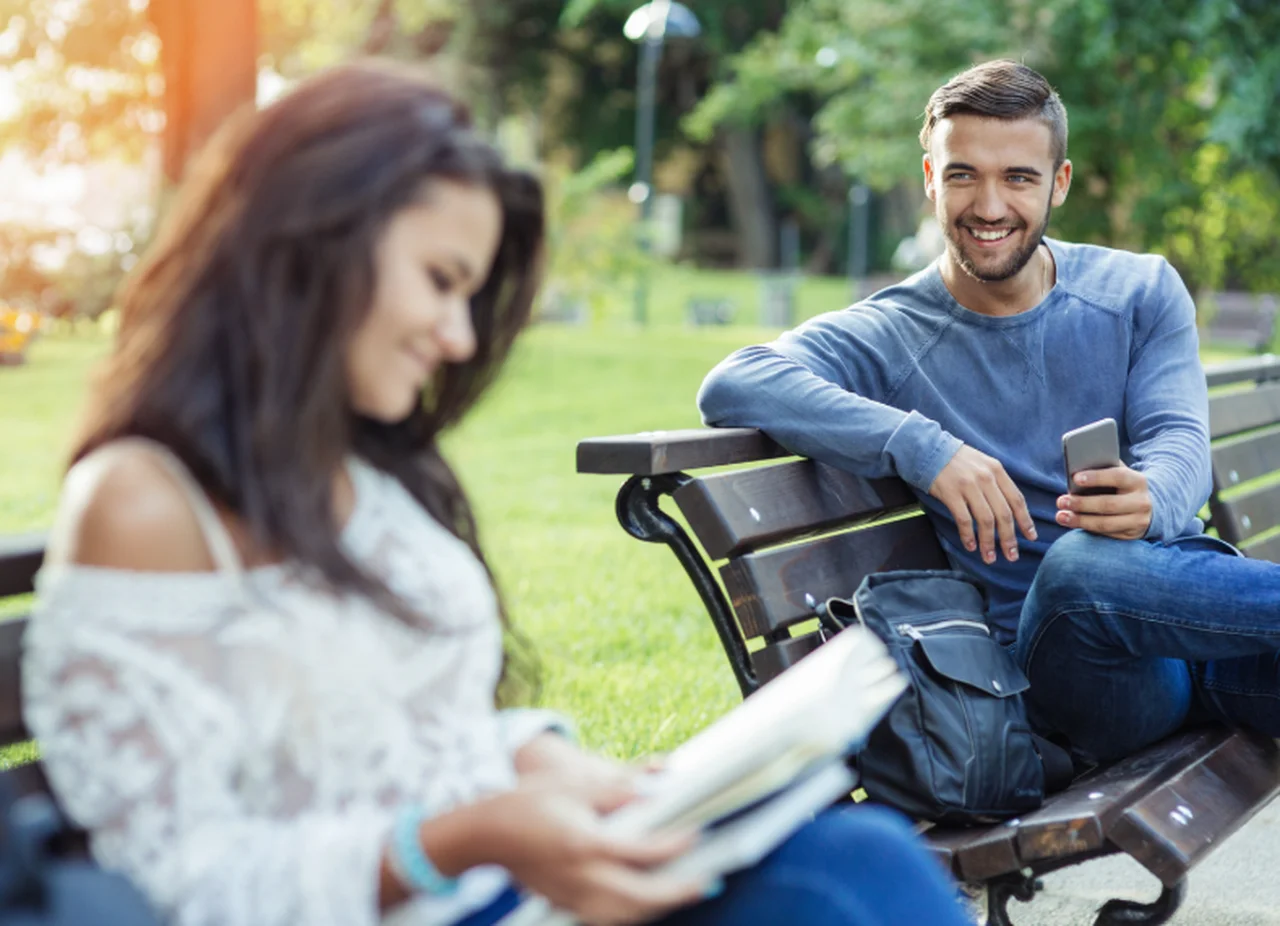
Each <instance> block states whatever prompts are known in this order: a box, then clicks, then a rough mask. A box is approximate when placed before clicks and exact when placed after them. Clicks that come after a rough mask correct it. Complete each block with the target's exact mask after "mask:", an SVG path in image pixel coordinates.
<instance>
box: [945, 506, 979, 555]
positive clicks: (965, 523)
mask: <svg viewBox="0 0 1280 926" xmlns="http://www.w3.org/2000/svg"><path fill="white" fill-rule="evenodd" d="M942 503H943V504H944V505H946V506H947V510H948V511H950V512H951V518H952V520H954V521H955V522H956V530H957V531H958V532H959V533H960V543H961V544H963V545H964V548H965V549H966V550H969V551H970V552H972V551H974V550H976V549H977V547H978V542H977V540H976V539H975V538H974V535H973V515H971V514H969V506H968V505H966V504H965V503H964V499H951V498H945V499H943V500H942Z"/></svg>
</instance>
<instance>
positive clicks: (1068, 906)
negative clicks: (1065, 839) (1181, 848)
mask: <svg viewBox="0 0 1280 926" xmlns="http://www.w3.org/2000/svg"><path fill="white" fill-rule="evenodd" d="M1188 883H1189V885H1190V888H1189V890H1188V892H1187V899H1186V900H1185V901H1184V902H1183V904H1182V909H1181V910H1180V911H1179V912H1178V915H1177V916H1175V917H1174V918H1173V919H1171V920H1170V921H1169V926H1280V800H1277V801H1274V802H1272V803H1271V805H1270V806H1268V807H1267V808H1265V809H1264V810H1263V811H1262V812H1261V813H1259V814H1258V815H1257V816H1256V817H1254V818H1253V819H1252V820H1251V821H1249V824H1248V825H1247V826H1245V828H1244V829H1242V830H1240V831H1239V832H1237V833H1236V834H1235V835H1233V836H1232V837H1231V839H1230V840H1229V841H1228V842H1227V844H1226V845H1225V846H1223V847H1222V848H1220V849H1218V850H1217V851H1216V852H1214V853H1213V854H1212V855H1210V856H1209V858H1208V859H1206V860H1205V861H1204V862H1202V863H1201V864H1200V865H1198V866H1197V867H1196V868H1194V869H1192V871H1191V875H1190V878H1189V882H1188ZM1158 893H1159V884H1158V882H1157V881H1156V879H1155V878H1154V877H1152V876H1151V875H1150V874H1148V873H1147V872H1146V871H1145V870H1144V869H1143V868H1142V867H1141V866H1139V865H1138V864H1137V863H1136V862H1134V861H1133V860H1132V859H1130V858H1128V857H1127V856H1124V857H1120V858H1114V857H1113V858H1105V859H1099V860H1097V861H1094V862H1087V863H1086V864H1084V865H1077V866H1076V867H1074V868H1068V869H1066V870H1065V871H1059V872H1057V873H1055V874H1052V875H1049V876H1048V877H1047V878H1045V890H1044V892H1043V893H1041V894H1040V895H1039V896H1037V897H1036V900H1035V902H1034V903H1033V904H1031V905H1030V906H1023V905H1022V904H1020V903H1018V901H1016V900H1014V901H1011V902H1010V904H1009V917H1010V919H1012V920H1013V922H1014V923H1015V924H1016V926H1091V924H1092V923H1093V915H1094V913H1095V911H1096V910H1097V908H1098V907H1099V906H1101V905H1102V904H1103V903H1105V902H1106V901H1107V900H1110V899H1111V898H1112V897H1126V898H1131V899H1134V900H1143V901H1150V900H1154V899H1155V897H1156V895H1157V894H1158Z"/></svg>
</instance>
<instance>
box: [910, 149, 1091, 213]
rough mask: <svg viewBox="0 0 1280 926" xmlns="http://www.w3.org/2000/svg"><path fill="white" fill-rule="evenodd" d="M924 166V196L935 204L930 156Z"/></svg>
mask: <svg viewBox="0 0 1280 926" xmlns="http://www.w3.org/2000/svg"><path fill="white" fill-rule="evenodd" d="M1068 163H1069V162H1068ZM922 164H923V167H924V195H925V196H927V197H929V202H935V201H936V195H935V194H934V192H933V161H932V160H931V159H930V158H929V155H927V154H926V155H925V156H924V160H923V162H922Z"/></svg>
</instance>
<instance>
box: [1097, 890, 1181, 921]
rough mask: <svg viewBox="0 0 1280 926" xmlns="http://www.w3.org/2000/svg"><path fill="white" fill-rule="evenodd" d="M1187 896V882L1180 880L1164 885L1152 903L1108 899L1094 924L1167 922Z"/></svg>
mask: <svg viewBox="0 0 1280 926" xmlns="http://www.w3.org/2000/svg"><path fill="white" fill-rule="evenodd" d="M1186 896H1187V882H1186V880H1185V879H1184V880H1182V881H1179V882H1177V883H1176V884H1172V885H1170V886H1169V887H1166V888H1165V889H1164V890H1162V891H1161V892H1160V896H1159V897H1157V898H1156V899H1155V901H1154V902H1153V903H1138V902H1137V901H1136V900H1108V901H1107V902H1106V903H1105V904H1103V905H1102V909H1101V910H1099V911H1098V918H1097V919H1096V920H1094V921H1093V923H1094V926H1121V924H1130V923H1136V924H1140V926H1159V924H1160V923H1167V922H1169V918H1170V917H1172V916H1173V914H1175V913H1176V912H1178V907H1180V906H1181V905H1182V900H1183V898H1184V897H1186Z"/></svg>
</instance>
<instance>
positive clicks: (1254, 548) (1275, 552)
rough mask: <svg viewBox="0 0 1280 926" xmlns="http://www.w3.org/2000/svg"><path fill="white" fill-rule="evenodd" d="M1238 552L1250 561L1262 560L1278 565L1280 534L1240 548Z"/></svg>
mask: <svg viewBox="0 0 1280 926" xmlns="http://www.w3.org/2000/svg"><path fill="white" fill-rule="evenodd" d="M1240 550H1241V552H1242V553H1244V555H1245V556H1247V557H1249V558H1250V559H1264V560H1266V561H1267V562H1269V563H1280V534H1277V535H1275V536H1274V537H1268V538H1267V539H1266V540H1260V541H1258V542H1257V543H1251V544H1249V545H1248V546H1246V547H1241V548H1240Z"/></svg>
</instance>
